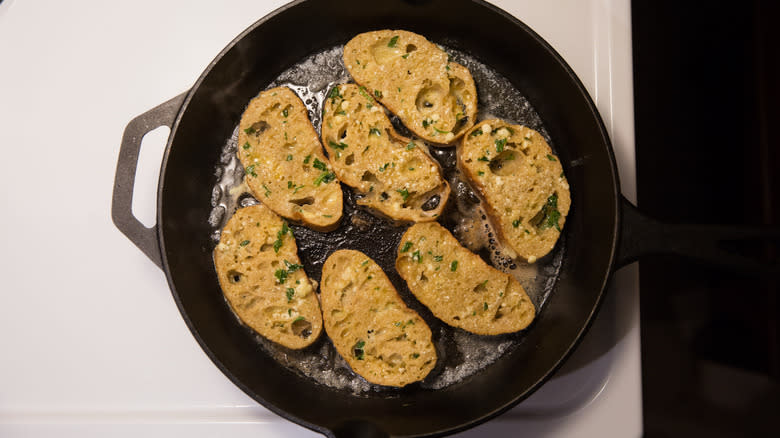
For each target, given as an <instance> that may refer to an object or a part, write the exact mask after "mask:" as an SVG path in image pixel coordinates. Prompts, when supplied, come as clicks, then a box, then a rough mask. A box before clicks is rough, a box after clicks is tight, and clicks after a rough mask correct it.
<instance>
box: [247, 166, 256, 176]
mask: <svg viewBox="0 0 780 438" xmlns="http://www.w3.org/2000/svg"><path fill="white" fill-rule="evenodd" d="M246 173H247V175H252V176H253V177H255V178H257V172H255V165H254V164H253V165H251V166H248V167H247V168H246Z"/></svg>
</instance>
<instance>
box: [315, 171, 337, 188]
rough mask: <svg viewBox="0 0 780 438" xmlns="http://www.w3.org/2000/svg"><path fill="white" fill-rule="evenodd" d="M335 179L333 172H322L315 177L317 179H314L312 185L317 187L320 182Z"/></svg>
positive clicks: (328, 181)
mask: <svg viewBox="0 0 780 438" xmlns="http://www.w3.org/2000/svg"><path fill="white" fill-rule="evenodd" d="M334 179H336V174H335V173H333V172H322V173H321V174H320V176H318V177H317V179H315V180H314V187H319V186H320V184H322V183H325V184H328V183H330V182H331V181H333V180H334Z"/></svg>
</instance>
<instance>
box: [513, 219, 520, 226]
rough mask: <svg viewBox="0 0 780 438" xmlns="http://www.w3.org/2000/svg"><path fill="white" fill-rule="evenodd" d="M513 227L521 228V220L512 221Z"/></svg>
mask: <svg viewBox="0 0 780 438" xmlns="http://www.w3.org/2000/svg"><path fill="white" fill-rule="evenodd" d="M512 226H513V227H515V228H517V227H519V226H520V219H515V220H513V221H512Z"/></svg>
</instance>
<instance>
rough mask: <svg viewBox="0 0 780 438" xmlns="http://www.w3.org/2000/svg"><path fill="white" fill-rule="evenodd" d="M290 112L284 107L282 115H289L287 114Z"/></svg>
mask: <svg viewBox="0 0 780 438" xmlns="http://www.w3.org/2000/svg"><path fill="white" fill-rule="evenodd" d="M288 114H289V113H288V112H287V108H285V109H283V110H282V115H283V116H285V117H287V115H288Z"/></svg>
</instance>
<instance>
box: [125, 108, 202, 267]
mask: <svg viewBox="0 0 780 438" xmlns="http://www.w3.org/2000/svg"><path fill="white" fill-rule="evenodd" d="M186 96H187V93H182V94H180V95H178V96H176V97H174V98H173V99H171V100H169V101H167V102H165V103H163V104H161V105H159V106H157V107H155V108H152V109H151V110H149V111H147V112H145V113H143V114H141V115H140V116H138V117H136V118H134V119H133V120H131V121H130V123H128V124H127V127H126V128H125V133H124V135H123V136H122V145H121V147H120V148H119V161H118V162H117V165H116V175H115V177H114V195H113V199H112V202H111V219H112V220H113V221H114V225H116V227H117V228H119V231H121V232H122V233H123V234H124V235H125V236H127V238H128V239H130V241H132V242H133V243H135V245H136V246H137V247H138V248H139V249H140V250H141V251H143V252H144V254H146V256H147V257H149V258H150V259H151V260H152V261H153V262H154V264H155V265H157V266H158V267H159V268H162V256H161V255H160V242H159V239H158V237H157V225H156V224H155V225H154V226H153V227H151V228H147V227H145V226H144V224H142V223H141V222H140V221H139V220H138V219H137V218H136V217H135V216H133V211H132V206H133V187H134V184H135V173H136V171H137V170H138V169H137V168H138V152H139V151H140V149H141V140H142V139H143V138H144V135H146V133H148V132H149V131H152V130H153V129H156V128H158V127H160V126H163V125H165V126H168V127H171V125H173V122H174V120H175V119H176V115H177V114H178V113H179V108H180V107H181V104H182V103H183V102H184V98H185V97H186Z"/></svg>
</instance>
